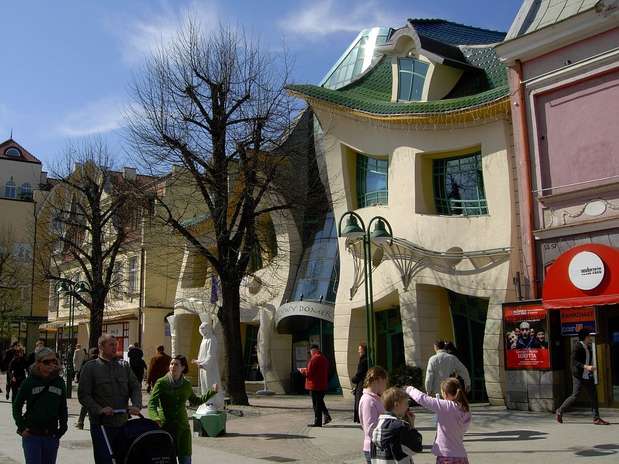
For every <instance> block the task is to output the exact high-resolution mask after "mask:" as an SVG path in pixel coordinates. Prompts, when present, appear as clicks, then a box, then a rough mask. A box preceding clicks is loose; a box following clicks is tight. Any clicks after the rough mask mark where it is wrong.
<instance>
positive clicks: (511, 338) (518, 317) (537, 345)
mask: <svg viewBox="0 0 619 464" xmlns="http://www.w3.org/2000/svg"><path fill="white" fill-rule="evenodd" d="M503 329H504V334H505V367H506V368H507V369H540V370H543V369H550V350H549V349H548V313H547V311H546V309H544V308H543V307H542V306H540V305H529V306H518V305H514V306H509V305H505V306H504V307H503Z"/></svg>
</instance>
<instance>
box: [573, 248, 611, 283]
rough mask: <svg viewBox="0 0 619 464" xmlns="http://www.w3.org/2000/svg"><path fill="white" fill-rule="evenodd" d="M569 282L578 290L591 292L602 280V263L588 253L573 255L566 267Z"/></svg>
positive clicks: (594, 255) (598, 258)
mask: <svg viewBox="0 0 619 464" xmlns="http://www.w3.org/2000/svg"><path fill="white" fill-rule="evenodd" d="M568 274H569V276H570V282H572V284H573V285H574V287H576V288H578V289H580V290H593V289H594V288H597V287H598V286H599V285H600V284H601V283H602V280H604V262H603V261H602V260H601V259H600V257H599V256H598V255H596V254H595V253H592V252H590V251H581V252H580V253H578V254H576V255H574V257H573V258H572V260H571V261H570V265H569V267H568Z"/></svg>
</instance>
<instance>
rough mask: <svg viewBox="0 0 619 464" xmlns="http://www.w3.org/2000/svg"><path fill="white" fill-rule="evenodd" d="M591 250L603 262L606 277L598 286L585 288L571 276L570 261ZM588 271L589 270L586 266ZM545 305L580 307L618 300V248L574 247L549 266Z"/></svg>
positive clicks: (599, 246)
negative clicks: (580, 286)
mask: <svg viewBox="0 0 619 464" xmlns="http://www.w3.org/2000/svg"><path fill="white" fill-rule="evenodd" d="M583 252H589V253H593V254H594V255H596V256H597V257H598V258H599V259H600V260H601V261H602V263H603V278H602V280H601V282H599V284H597V285H596V286H595V288H593V289H591V290H582V289H580V288H578V287H577V286H576V285H575V283H574V282H573V278H570V272H569V268H570V263H572V260H573V259H574V257H575V256H576V255H581V256H582V253H583ZM585 270H588V269H585ZM542 302H543V305H544V307H545V308H549V309H559V308H577V307H582V306H597V305H608V304H615V303H619V250H618V249H617V248H613V247H610V246H606V245H598V244H587V245H580V246H577V247H574V248H572V249H570V250H568V251H566V252H565V253H563V254H562V255H561V256H559V257H558V258H557V260H556V261H555V262H554V263H553V264H552V265H551V266H550V267H549V268H548V272H547V273H546V277H545V278H544V287H543V289H542Z"/></svg>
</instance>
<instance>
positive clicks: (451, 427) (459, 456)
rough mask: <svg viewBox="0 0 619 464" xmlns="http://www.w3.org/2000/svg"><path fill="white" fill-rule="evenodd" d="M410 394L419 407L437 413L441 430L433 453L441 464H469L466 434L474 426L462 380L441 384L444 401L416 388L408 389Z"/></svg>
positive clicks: (438, 427)
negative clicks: (470, 426)
mask: <svg viewBox="0 0 619 464" xmlns="http://www.w3.org/2000/svg"><path fill="white" fill-rule="evenodd" d="M406 393H408V395H409V396H410V397H411V398H412V399H414V400H415V401H416V402H417V403H419V404H420V405H421V406H423V407H424V408H426V409H429V410H430V411H433V412H434V413H436V416H437V419H438V421H437V426H436V428H437V430H436V438H435V439H434V446H432V453H433V454H434V455H435V456H436V463H437V464H468V458H467V455H466V450H465V449H464V433H465V432H466V431H467V429H468V428H469V425H470V424H471V413H470V411H469V402H468V400H467V399H466V393H464V391H463V390H462V388H461V387H460V382H459V381H458V379H454V378H449V379H446V380H443V382H442V383H441V394H442V396H443V398H444V399H442V400H440V399H437V398H432V397H431V396H428V395H426V394H425V393H423V392H421V391H419V390H417V389H416V388H415V387H407V388H406Z"/></svg>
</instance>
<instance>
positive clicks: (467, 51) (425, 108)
mask: <svg viewBox="0 0 619 464" xmlns="http://www.w3.org/2000/svg"><path fill="white" fill-rule="evenodd" d="M460 48H461V50H462V53H463V55H464V56H465V58H466V59H467V61H468V62H469V64H471V65H473V66H475V67H477V68H480V71H479V72H471V71H466V72H465V73H464V74H463V76H462V77H461V79H460V81H459V82H458V84H457V85H456V87H455V88H454V89H453V90H452V92H450V94H449V95H448V97H449V98H446V99H443V100H434V101H411V102H392V101H391V87H392V80H393V76H392V68H391V62H390V59H389V58H385V57H383V58H382V59H381V60H380V61H379V62H378V63H377V64H376V65H375V66H374V67H373V68H372V69H370V70H369V71H368V72H367V73H366V74H365V75H363V76H362V77H360V78H359V79H358V80H356V81H354V82H352V83H351V84H349V85H347V86H345V87H342V88H341V89H338V90H330V89H326V88H324V87H320V86H317V85H290V86H288V88H289V89H290V90H291V91H292V92H293V93H296V94H299V95H301V96H303V97H307V98H311V99H317V100H321V101H324V102H327V103H331V104H334V105H338V106H342V107H345V108H349V109H352V110H357V111H362V112H366V113H371V114H376V115H424V114H434V113H447V112H452V111H460V110H465V109H469V108H475V107H477V106H481V105H484V104H488V103H491V102H494V101H496V100H499V99H501V98H503V97H505V96H507V95H508V94H509V87H508V84H507V75H506V69H505V66H504V65H503V64H502V63H501V62H500V61H499V60H498V58H497V56H496V54H495V52H494V49H493V48H491V47H460Z"/></svg>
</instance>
